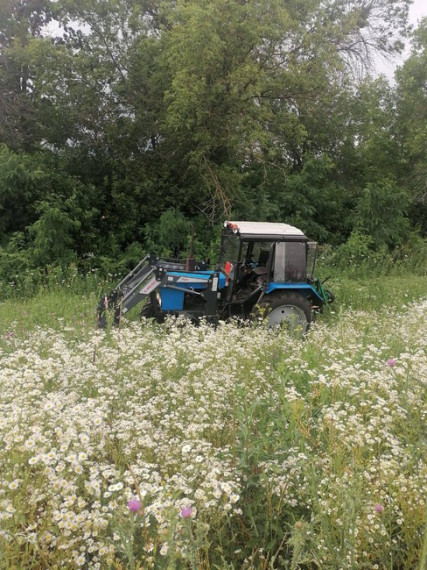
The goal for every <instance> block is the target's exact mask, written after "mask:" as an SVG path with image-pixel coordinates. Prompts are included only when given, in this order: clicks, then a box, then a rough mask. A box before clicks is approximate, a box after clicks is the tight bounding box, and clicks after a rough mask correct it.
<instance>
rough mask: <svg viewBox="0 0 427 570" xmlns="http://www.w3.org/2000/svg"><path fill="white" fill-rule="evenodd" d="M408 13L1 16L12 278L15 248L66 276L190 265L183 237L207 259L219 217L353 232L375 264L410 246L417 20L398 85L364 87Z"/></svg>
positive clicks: (269, 6)
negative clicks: (367, 245)
mask: <svg viewBox="0 0 427 570" xmlns="http://www.w3.org/2000/svg"><path fill="white" fill-rule="evenodd" d="M407 9H408V1H407V0H369V1H368V0H366V1H365V0H363V1H361V2H350V1H348V2H347V1H346V2H341V1H335V0H330V1H328V2H319V1H318V0H312V1H310V2H304V3H301V2H299V1H297V0H289V1H288V2H286V3H285V4H284V3H280V2H277V1H272V2H268V3H254V2H227V1H226V0H210V1H207V0H194V1H190V2H184V1H180V0H178V1H177V2H175V1H167V2H159V1H157V0H147V1H144V2H142V3H137V4H135V2H132V1H131V0H101V1H98V0H96V1H95V0H79V1H78V2H74V1H71V0H58V1H56V2H52V3H51V2H35V3H34V2H30V1H29V0H20V1H19V2H16V1H15V0H7V1H5V2H3V4H2V5H1V7H0V15H1V18H0V43H1V48H2V51H1V56H0V145H2V146H1V147H0V245H1V246H2V247H3V249H4V250H5V251H7V252H8V253H7V254H6V255H7V256H9V257H8V262H7V263H8V267H9V268H10V263H13V259H15V258H14V255H15V253H16V251H17V250H16V246H15V245H14V244H13V243H10V244H9V242H10V240H12V239H13V235H14V234H16V233H20V234H22V239H21V242H20V243H21V246H20V255H21V258H22V256H24V257H25V256H26V261H25V265H26V266H28V267H32V268H35V266H37V268H42V267H43V265H44V264H46V263H48V264H54V265H55V264H65V265H66V264H67V263H69V261H70V260H72V259H76V260H78V264H79V265H80V266H81V267H82V268H84V267H87V266H88V265H90V264H92V262H93V263H94V265H96V266H97V267H103V268H104V269H105V270H108V271H114V267H115V268H117V267H119V266H120V267H122V268H124V267H125V266H127V265H129V263H131V259H133V258H134V257H136V254H134V253H132V254H129V255H128V253H126V252H127V251H128V248H131V249H132V247H134V246H132V244H138V245H137V246H135V247H137V248H138V249H139V250H140V251H150V250H151V249H153V248H154V252H159V253H161V254H162V255H175V254H179V255H182V253H184V252H187V251H188V245H189V239H188V238H189V235H190V233H191V232H190V229H189V228H190V225H191V224H192V225H194V227H195V228H196V243H195V247H196V251H197V252H200V253H199V255H203V256H205V255H207V254H208V252H209V251H212V250H213V249H214V248H213V246H212V243H213V240H215V239H216V231H215V228H216V227H217V224H218V223H222V222H223V221H224V219H226V218H228V219H229V218H232V217H238V218H246V219H264V220H280V221H287V222H290V223H293V224H295V225H297V226H299V227H301V228H302V229H303V230H304V231H306V232H307V233H308V234H309V235H310V237H312V238H314V239H317V240H319V241H321V242H328V243H331V244H335V245H340V244H342V243H344V242H345V241H346V240H347V238H348V237H349V236H350V234H351V233H352V232H353V233H354V232H357V233H358V234H360V235H366V236H371V237H372V239H373V244H372V247H371V249H372V248H373V249H378V248H379V249H381V248H382V247H383V246H385V247H387V248H389V249H392V248H393V247H395V246H396V245H397V246H400V245H401V244H403V243H404V242H405V240H406V239H407V238H408V236H409V234H410V232H411V231H421V232H425V227H424V226H425V180H426V176H424V174H425V172H424V170H425V164H426V157H425V148H426V145H425V144H423V142H425V132H424V131H423V129H424V126H425V124H426V121H425V108H426V106H425V104H424V103H425V93H424V91H423V86H424V84H425V42H424V41H423V40H424V37H425V22H424V23H421V25H420V27H419V29H418V30H417V31H416V32H415V33H414V35H413V36H412V45H413V50H412V53H411V55H410V57H409V58H408V60H407V62H405V64H404V65H403V66H402V69H401V70H400V71H399V73H398V74H397V76H396V78H397V85H396V87H393V86H390V85H388V84H387V83H386V82H385V80H384V79H376V80H372V79H370V78H369V77H368V76H363V73H362V72H363V70H364V68H365V67H366V66H367V64H368V63H369V60H370V58H371V57H372V56H373V55H376V54H379V53H380V54H388V55H391V54H393V53H398V52H399V51H400V50H401V48H402V45H401V39H402V38H403V37H405V34H406V31H407V30H406V22H405V19H406V17H407ZM52 20H53V21H52ZM385 22H387V24H386V25H385V24H384V23H385ZM48 23H50V24H51V26H50V27H49V28H47V27H46V26H45V24H48ZM49 30H50V31H49ZM52 30H54V31H52ZM284 38H285V39H284ZM361 79H363V80H361ZM424 130H425V129H424ZM5 145H7V146H5ZM170 209H172V210H171V211H173V210H175V211H177V212H179V213H178V214H177V219H172V218H174V217H173V216H171V215H170V214H169V213H168V212H169V211H170ZM168 224H170V226H169V227H168V228H167V226H168ZM55 226H57V227H55ZM165 228H167V229H165ZM174 231H176V232H177V236H176V237H175V238H172V237H171V236H170V234H172V233H173V232H174ZM23 243H25V246H23V245H22V244H23ZM25 248H26V251H25ZM211 257H216V255H215V256H212V255H211ZM88 260H90V261H88ZM16 261H17V264H19V262H18V258H16ZM20 262H22V259H21V261H20ZM0 265H1V264H0ZM107 268H108V269H107ZM0 271H1V268H0Z"/></svg>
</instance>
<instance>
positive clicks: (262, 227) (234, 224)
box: [224, 221, 307, 241]
mask: <svg viewBox="0 0 427 570" xmlns="http://www.w3.org/2000/svg"><path fill="white" fill-rule="evenodd" d="M224 228H228V229H229V230H231V231H232V232H233V233H235V234H237V235H239V236H240V237H241V238H242V239H248V240H251V241H261V240H265V241H286V240H292V241H294V240H301V241H305V240H307V237H306V236H305V235H304V233H303V232H302V231H301V230H299V229H298V228H295V227H294V226H290V225H289V224H282V223H275V222H241V221H226V222H224Z"/></svg>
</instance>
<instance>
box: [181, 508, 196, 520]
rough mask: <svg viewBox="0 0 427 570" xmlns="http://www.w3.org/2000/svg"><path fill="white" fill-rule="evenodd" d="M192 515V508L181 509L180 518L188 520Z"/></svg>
mask: <svg viewBox="0 0 427 570" xmlns="http://www.w3.org/2000/svg"><path fill="white" fill-rule="evenodd" d="M192 514H193V507H182V509H181V516H182V518H183V519H188V518H190V517H191V515H192Z"/></svg>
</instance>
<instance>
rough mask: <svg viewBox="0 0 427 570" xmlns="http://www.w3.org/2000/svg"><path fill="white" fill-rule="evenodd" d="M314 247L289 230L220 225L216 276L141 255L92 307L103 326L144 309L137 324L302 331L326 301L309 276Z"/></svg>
mask: <svg viewBox="0 0 427 570" xmlns="http://www.w3.org/2000/svg"><path fill="white" fill-rule="evenodd" d="M316 245H317V244H316V243H314V242H310V241H309V239H308V238H307V237H306V236H305V235H304V233H303V232H302V231H301V230H299V229H298V228H295V227H293V226H290V225H288V224H284V223H269V222H242V221H235V222H231V221H227V222H225V223H224V228H223V231H222V236H221V246H220V253H219V261H218V263H217V265H216V267H215V269H208V268H207V264H206V263H197V262H195V261H194V259H193V258H192V256H191V257H190V258H189V259H188V260H187V262H186V263H180V262H176V261H170V260H162V259H158V258H156V257H154V256H152V255H147V256H146V257H145V258H144V259H143V260H142V261H141V262H140V263H139V264H138V265H137V266H136V267H135V269H133V270H132V271H131V272H130V273H129V275H127V276H126V277H125V278H124V279H123V280H122V281H121V282H120V283H119V284H118V285H117V287H116V288H115V289H114V290H113V291H112V292H111V293H110V294H109V295H105V296H104V297H103V298H102V299H101V301H100V303H99V305H98V325H99V326H100V327H105V326H106V324H107V322H108V318H107V315H108V310H109V309H111V310H112V322H113V323H114V324H118V323H119V322H120V319H121V317H122V316H124V315H125V314H126V313H127V312H128V311H129V310H130V309H132V308H133V307H135V306H136V305H137V304H139V303H141V302H143V301H145V302H144V305H143V307H142V310H141V317H147V318H154V319H156V320H158V321H162V320H163V319H164V317H165V316H166V315H177V316H178V315H185V316H186V317H189V318H190V319H192V320H194V321H197V320H199V319H200V318H202V317H203V318H205V319H206V320H207V321H208V322H212V323H216V322H218V320H220V319H221V320H226V319H228V318H230V317H239V318H242V319H245V320H246V319H249V320H253V321H256V320H262V321H265V322H267V323H268V324H269V325H271V326H275V325H280V326H286V327H288V328H289V329H292V330H296V329H298V330H300V331H302V332H303V333H304V332H306V331H307V330H308V328H309V326H310V323H311V321H312V319H313V317H314V315H315V313H316V312H318V311H321V310H322V309H323V307H324V306H325V305H326V304H328V303H330V302H332V301H333V295H332V293H331V292H330V291H328V290H327V289H325V288H324V287H323V284H322V283H320V281H319V280H318V279H316V278H315V277H314V274H313V271H314V264H315V258H316Z"/></svg>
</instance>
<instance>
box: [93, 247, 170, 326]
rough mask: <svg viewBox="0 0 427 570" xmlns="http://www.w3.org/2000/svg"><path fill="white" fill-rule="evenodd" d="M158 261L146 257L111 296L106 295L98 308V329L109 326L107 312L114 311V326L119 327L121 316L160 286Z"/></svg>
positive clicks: (151, 257)
mask: <svg viewBox="0 0 427 570" xmlns="http://www.w3.org/2000/svg"><path fill="white" fill-rule="evenodd" d="M158 273H159V266H158V259H157V258H156V257H153V256H151V255H147V256H145V257H144V259H143V260H142V261H140V262H139V263H138V265H137V266H136V267H135V268H134V269H132V271H131V272H130V273H129V274H128V275H126V277H125V278H124V279H123V280H122V281H120V283H119V284H118V285H117V287H116V288H115V289H113V290H112V291H111V293H110V294H109V295H104V296H103V297H102V299H101V300H100V302H99V304H98V308H97V313H98V316H97V323H98V328H105V327H106V326H107V311H108V310H109V309H113V310H114V313H113V324H114V325H118V324H119V322H120V317H121V315H123V314H125V313H127V311H129V309H132V307H134V306H135V305H137V304H138V303H139V302H141V301H142V300H143V299H145V298H146V297H147V296H148V295H149V294H150V293H152V292H153V291H154V290H155V289H157V287H158V286H159V285H160V279H159V275H158Z"/></svg>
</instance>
